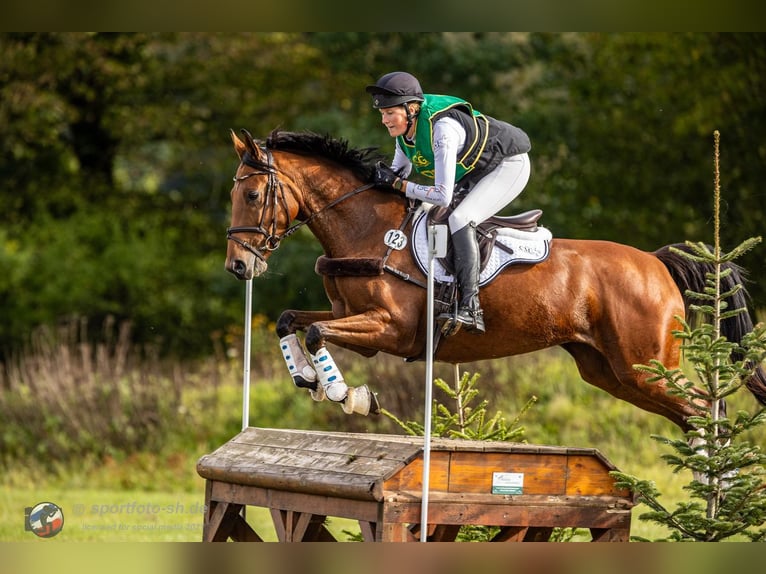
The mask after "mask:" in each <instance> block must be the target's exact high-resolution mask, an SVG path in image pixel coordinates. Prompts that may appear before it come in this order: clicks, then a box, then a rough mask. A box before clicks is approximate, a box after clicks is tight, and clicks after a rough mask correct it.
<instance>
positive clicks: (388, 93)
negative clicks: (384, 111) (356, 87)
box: [365, 72, 424, 109]
mask: <svg viewBox="0 0 766 574" xmlns="http://www.w3.org/2000/svg"><path fill="white" fill-rule="evenodd" d="M365 91H366V92H367V93H368V94H372V107H373V108H376V109H380V108H391V107H393V106H399V105H401V104H406V103H407V102H422V101H423V100H424V98H423V89H422V88H421V87H420V82H418V79H417V78H416V77H415V76H413V75H412V74H408V73H407V72H389V73H388V74H385V75H384V76H381V77H380V79H379V80H378V81H377V82H375V83H374V84H371V85H369V86H367V87H366V88H365Z"/></svg>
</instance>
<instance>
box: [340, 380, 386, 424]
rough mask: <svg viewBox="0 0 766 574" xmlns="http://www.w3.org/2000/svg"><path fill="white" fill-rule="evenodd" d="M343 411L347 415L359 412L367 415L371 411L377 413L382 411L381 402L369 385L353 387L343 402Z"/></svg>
mask: <svg viewBox="0 0 766 574" xmlns="http://www.w3.org/2000/svg"><path fill="white" fill-rule="evenodd" d="M341 406H342V407H343V412H344V413H346V414H347V415H351V414H354V413H356V414H358V415H363V416H367V415H369V414H370V413H372V414H374V415H377V414H378V413H380V404H379V403H378V399H377V397H376V396H375V395H374V394H373V393H372V392H371V391H370V389H369V387H368V386H367V385H362V386H361V387H351V388H349V389H348V394H347V395H346V398H345V400H344V401H343V402H342V403H341Z"/></svg>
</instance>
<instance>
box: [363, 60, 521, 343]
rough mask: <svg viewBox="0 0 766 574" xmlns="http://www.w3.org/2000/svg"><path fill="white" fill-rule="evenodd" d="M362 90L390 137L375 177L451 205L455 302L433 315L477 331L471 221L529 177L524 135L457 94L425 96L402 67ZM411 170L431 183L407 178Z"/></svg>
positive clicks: (502, 202)
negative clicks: (390, 153) (389, 149)
mask: <svg viewBox="0 0 766 574" xmlns="http://www.w3.org/2000/svg"><path fill="white" fill-rule="evenodd" d="M366 91H367V92H368V93H369V94H371V95H372V102H373V103H372V105H373V108H375V109H378V110H380V114H381V121H382V123H383V125H384V126H385V127H386V128H387V129H388V133H389V135H390V136H391V137H393V138H396V147H395V150H394V158H393V162H392V164H391V166H390V167H389V166H386V165H384V164H382V163H379V164H378V165H377V166H376V173H375V182H376V183H377V184H378V185H384V186H389V187H392V188H393V189H395V190H396V191H398V192H400V193H403V194H404V195H405V196H406V197H408V198H412V199H419V200H421V201H424V202H427V203H430V204H433V205H438V206H444V207H446V206H452V207H453V208H454V209H453V210H452V212H451V214H450V216H449V230H450V234H451V236H452V245H453V254H454V265H455V275H456V277H457V285H458V290H459V293H460V303H459V305H458V310H457V315H456V316H454V317H453V316H452V315H451V314H449V313H446V314H441V315H440V316H439V317H437V320H450V321H453V322H454V327H453V330H452V332H453V333H454V332H456V331H457V330H458V329H459V328H460V327H461V325H462V326H465V327H466V329H467V330H469V331H474V332H479V333H483V332H484V317H483V313H482V310H481V306H480V304H479V271H480V269H479V245H478V240H477V237H476V226H477V225H478V224H479V223H481V222H482V221H484V220H485V219H487V218H489V217H491V216H492V215H495V214H496V213H498V212H499V211H500V210H501V209H502V208H504V207H505V206H506V205H508V204H509V203H510V202H511V201H513V200H514V199H515V198H516V197H517V196H518V195H519V194H520V193H521V192H522V190H523V189H524V187H525V186H526V184H527V182H528V181H529V175H530V164H529V156H528V155H527V153H528V152H529V150H530V148H531V145H530V142H529V137H528V136H527V134H526V133H524V132H523V131H522V130H520V129H519V128H517V127H515V126H512V125H511V124H509V123H506V122H503V121H500V120H497V119H495V118H492V117H490V116H487V115H485V114H482V113H481V112H479V111H477V110H475V109H473V107H472V106H471V104H470V103H468V102H467V101H465V100H463V99H460V98H457V97H454V96H447V95H436V94H424V93H423V90H422V89H421V87H420V82H419V81H418V80H417V78H415V76H413V75H412V74H409V73H407V72H391V73H388V74H385V75H384V76H381V77H380V79H378V81H377V82H375V83H374V84H372V85H369V86H367V88H366ZM412 169H414V170H415V171H416V172H417V173H419V174H420V175H422V176H424V177H425V178H426V180H429V181H432V182H433V184H432V185H422V184H418V183H415V182H413V181H408V180H407V179H406V178H407V177H408V176H409V175H410V172H411V171H412Z"/></svg>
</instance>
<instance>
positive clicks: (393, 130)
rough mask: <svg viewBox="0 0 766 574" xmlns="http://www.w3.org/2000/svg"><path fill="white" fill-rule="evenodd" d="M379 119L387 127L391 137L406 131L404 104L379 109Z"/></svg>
mask: <svg viewBox="0 0 766 574" xmlns="http://www.w3.org/2000/svg"><path fill="white" fill-rule="evenodd" d="M380 121H381V122H382V123H383V125H384V126H386V129H388V135H390V136H391V137H392V138H395V137H398V136H403V135H404V133H405V132H406V131H407V112H406V111H405V109H404V106H394V107H393V108H381V109H380Z"/></svg>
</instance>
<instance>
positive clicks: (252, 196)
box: [247, 189, 261, 203]
mask: <svg viewBox="0 0 766 574" xmlns="http://www.w3.org/2000/svg"><path fill="white" fill-rule="evenodd" d="M260 198H261V192H260V191H258V190H255V189H251V190H250V191H248V192H247V201H249V202H250V203H255V202H256V201H258V200H259V199H260Z"/></svg>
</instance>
